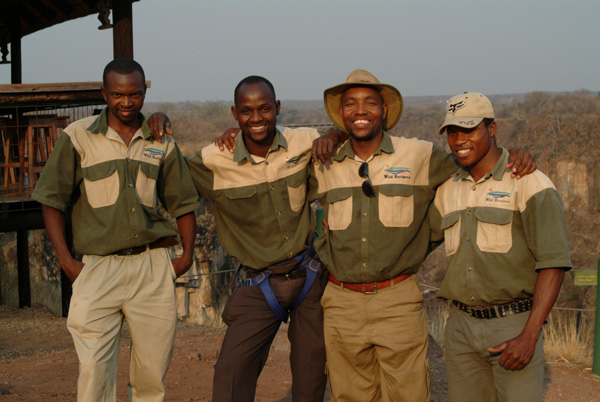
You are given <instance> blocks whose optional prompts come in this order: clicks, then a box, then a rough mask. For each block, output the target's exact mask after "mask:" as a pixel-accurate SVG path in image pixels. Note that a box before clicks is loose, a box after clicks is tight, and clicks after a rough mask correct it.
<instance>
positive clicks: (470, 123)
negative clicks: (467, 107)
mask: <svg viewBox="0 0 600 402" xmlns="http://www.w3.org/2000/svg"><path fill="white" fill-rule="evenodd" d="M483 119H484V117H455V118H452V119H448V120H446V121H445V122H444V124H443V125H442V127H440V130H439V134H440V135H442V134H444V131H446V127H448V126H458V127H462V128H475V127H477V126H478V125H479V123H481V122H482V121H483Z"/></svg>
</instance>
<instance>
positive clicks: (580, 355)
mask: <svg viewBox="0 0 600 402" xmlns="http://www.w3.org/2000/svg"><path fill="white" fill-rule="evenodd" d="M426 309H427V310H426V311H427V328H428V330H429V334H430V335H431V336H432V337H433V339H434V340H435V342H436V343H437V344H438V345H439V346H440V347H442V348H443V347H444V327H445V326H446V319H447V318H448V306H447V304H445V303H442V302H436V301H434V302H430V303H427V305H426ZM578 314H580V315H579V320H578V319H577V316H578ZM542 331H543V333H544V349H545V352H546V359H548V360H550V361H562V362H569V363H575V364H587V365H589V364H591V362H592V358H593V353H594V313H593V312H577V311H564V310H553V311H552V312H551V313H550V315H549V316H548V320H547V324H546V325H544V327H543V329H542Z"/></svg>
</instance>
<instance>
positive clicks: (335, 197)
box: [327, 187, 352, 204]
mask: <svg viewBox="0 0 600 402" xmlns="http://www.w3.org/2000/svg"><path fill="white" fill-rule="evenodd" d="M351 195H352V189H351V188H350V187H345V188H336V189H333V190H329V191H328V192H327V202H329V203H330V204H331V203H334V202H338V201H343V200H345V199H348V198H350V196H351Z"/></svg>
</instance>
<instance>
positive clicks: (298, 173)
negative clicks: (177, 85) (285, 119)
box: [188, 127, 319, 269]
mask: <svg viewBox="0 0 600 402" xmlns="http://www.w3.org/2000/svg"><path fill="white" fill-rule="evenodd" d="M318 137H319V133H318V132H317V130H314V129H307V128H300V129H290V128H285V127H277V133H276V135H275V137H274V139H273V144H272V145H271V148H270V150H269V152H268V153H267V155H266V157H264V158H262V157H259V156H256V155H251V154H250V153H249V151H248V149H247V148H246V146H245V144H244V140H243V136H242V135H239V136H238V137H237V138H236V140H235V151H234V153H233V155H232V154H231V153H229V152H222V151H220V150H219V148H217V147H215V146H214V145H209V146H207V147H205V148H203V149H202V150H201V151H200V152H198V153H197V154H196V155H195V156H194V157H193V158H191V159H188V163H189V166H190V171H191V172H192V177H193V179H194V182H195V184H196V188H197V189H198V191H199V192H200V194H201V195H202V197H205V198H208V199H211V200H213V206H214V215H215V220H216V223H217V233H218V235H219V241H220V242H221V245H222V246H223V249H224V250H225V251H226V252H227V254H229V255H230V256H233V257H235V258H237V259H238V260H239V261H240V262H241V263H242V264H244V265H246V266H248V267H251V268H254V269H262V268H265V267H267V266H270V265H273V264H275V263H278V262H281V261H285V260H288V259H290V258H292V257H294V256H295V255H297V254H300V253H301V252H303V251H304V250H306V249H307V248H308V246H309V244H310V240H311V227H310V216H309V214H310V208H308V201H307V194H306V192H307V189H306V185H307V180H308V169H309V166H310V165H311V163H310V160H311V152H310V151H311V149H312V143H313V140H315V139H316V138H318Z"/></svg>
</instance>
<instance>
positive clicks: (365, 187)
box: [358, 162, 375, 197]
mask: <svg viewBox="0 0 600 402" xmlns="http://www.w3.org/2000/svg"><path fill="white" fill-rule="evenodd" d="M358 175H359V176H360V177H361V178H363V179H366V180H365V181H363V183H362V191H363V193H364V194H365V195H366V196H367V197H375V189H374V188H373V184H371V177H370V176H369V165H368V164H367V162H363V163H362V164H361V165H360V167H359V168H358Z"/></svg>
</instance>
